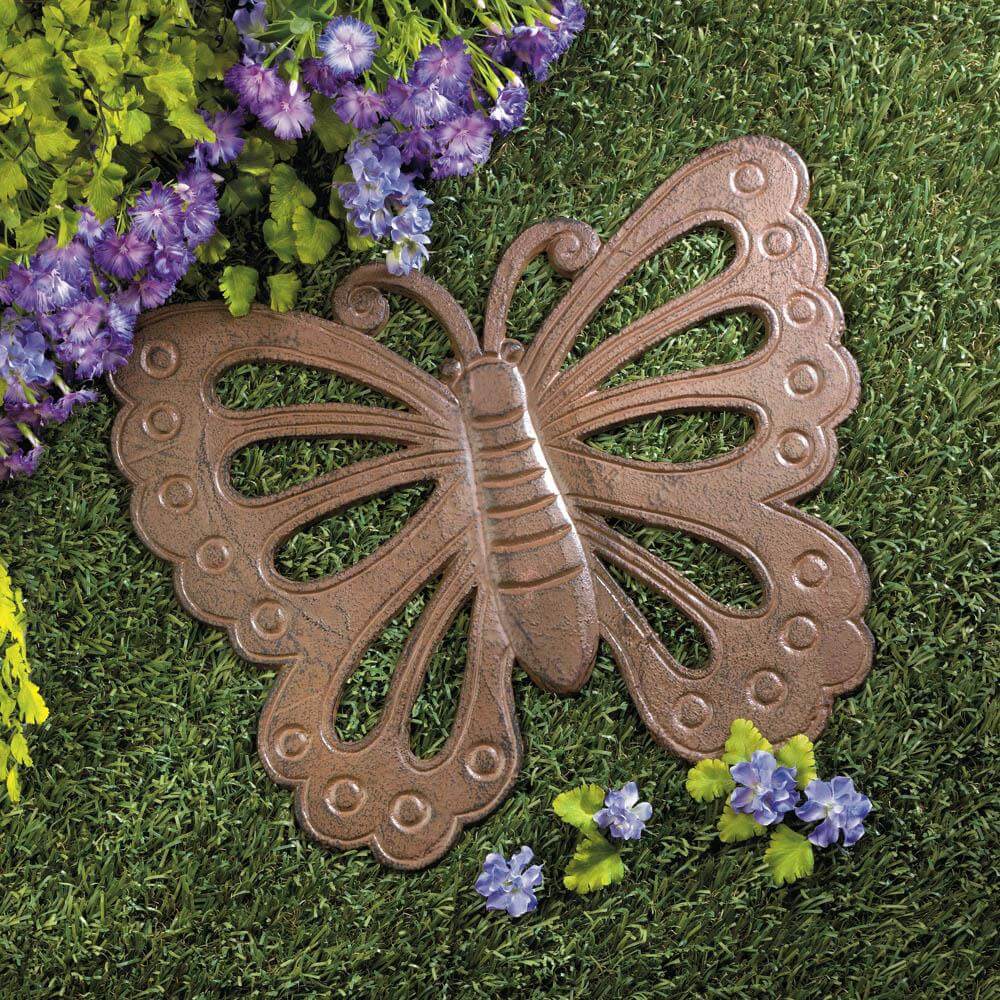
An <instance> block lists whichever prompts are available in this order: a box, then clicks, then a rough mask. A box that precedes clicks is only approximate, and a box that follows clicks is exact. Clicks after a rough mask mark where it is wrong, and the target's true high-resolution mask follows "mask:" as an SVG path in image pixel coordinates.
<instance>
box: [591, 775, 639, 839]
mask: <svg viewBox="0 0 1000 1000" xmlns="http://www.w3.org/2000/svg"><path fill="white" fill-rule="evenodd" d="M652 815H653V807H652V806H651V805H650V804H649V803H648V802H640V801H639V786H638V785H637V784H636V783H635V782H634V781H630V782H628V784H626V785H622V787H621V788H619V789H618V790H617V791H615V790H611V791H609V792H608V794H607V795H605V796H604V808H603V809H599V810H598V811H597V812H596V813H594V822H595V823H596V824H597V825H598V826H599V827H600V828H601V829H602V830H608V831H609V832H610V834H611V836H612V837H614V838H615V840H638V839H639V838H640V837H641V836H642V831H643V830H644V829H645V828H646V822H647V821H648V820H649V817H650V816H652Z"/></svg>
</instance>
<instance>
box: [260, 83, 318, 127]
mask: <svg viewBox="0 0 1000 1000" xmlns="http://www.w3.org/2000/svg"><path fill="white" fill-rule="evenodd" d="M257 114H258V117H259V118H260V120H261V121H262V122H263V123H264V124H265V125H266V126H267V127H268V128H269V129H270V130H271V131H272V132H273V133H274V134H275V135H276V136H277V137H278V138H279V139H301V138H302V136H303V135H304V134H305V133H306V132H308V131H309V129H311V128H312V123H313V118H314V115H313V109H312V104H310V103H309V95H308V94H307V93H306V91H305V90H304V89H303V88H302V87H299V88H298V89H297V90H296V91H295V93H294V94H293V93H292V88H291V87H290V86H289V85H288V84H286V83H284V82H282V85H281V90H280V91H279V93H278V95H277V96H276V97H272V98H271V100H269V101H268V102H267V103H266V104H264V105H263V106H262V107H261V108H260V110H259V111H258V112H257Z"/></svg>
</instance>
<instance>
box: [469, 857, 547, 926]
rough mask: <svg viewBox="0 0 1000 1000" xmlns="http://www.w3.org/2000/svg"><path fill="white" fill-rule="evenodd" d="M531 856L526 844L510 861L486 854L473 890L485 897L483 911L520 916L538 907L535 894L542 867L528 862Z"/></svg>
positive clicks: (540, 885)
mask: <svg viewBox="0 0 1000 1000" xmlns="http://www.w3.org/2000/svg"><path fill="white" fill-rule="evenodd" d="M534 856H535V855H534V852H533V851H532V850H531V848H530V847H522V848H521V850H519V851H517V852H516V853H515V854H513V855H512V856H511V859H510V861H507V860H506V858H504V856H503V855H502V854H497V853H492V854H487V855H486V860H485V861H484V862H483V870H482V873H481V874H480V876H479V878H478V879H476V892H478V893H479V895H480V896H485V897H486V909H487V910H504V911H505V912H506V913H507V914H508V915H510V916H512V917H522V916H524V914H525V913H531V912H532V911H533V910H535V909H537V908H538V898H537V897H536V895H535V893H536V892H537V891H538V890H539V889H541V887H542V866H541V865H532V864H531V860H532V858H534ZM529 865H530V867H529Z"/></svg>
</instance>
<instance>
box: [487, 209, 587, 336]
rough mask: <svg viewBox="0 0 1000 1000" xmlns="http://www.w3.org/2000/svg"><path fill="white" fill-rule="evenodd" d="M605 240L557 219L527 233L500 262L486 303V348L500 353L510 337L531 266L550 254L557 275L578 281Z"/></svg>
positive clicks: (570, 221)
mask: <svg viewBox="0 0 1000 1000" xmlns="http://www.w3.org/2000/svg"><path fill="white" fill-rule="evenodd" d="M600 249H601V240H600V237H599V236H598V235H597V233H595V232H594V230H593V229H591V227H590V226H588V225H587V224H586V223H584V222H576V221H574V220H573V219H554V220H553V221H552V222H540V223H538V224H537V225H535V226H532V227H531V228H530V229H526V230H525V231H524V232H523V233H521V235H520V236H519V237H518V238H517V239H516V240H514V242H513V243H512V244H511V245H510V246H509V247H508V249H507V252H506V253H505V254H504V256H503V260H501V261H500V266H499V267H498V268H497V273H496V277H495V278H494V279H493V286H492V288H491V289H490V297H489V300H488V301H487V303H486V321H485V324H484V329H483V348H484V350H486V351H499V350H500V345H501V343H502V342H503V340H504V337H505V336H506V335H507V315H508V313H509V312H510V303H511V301H512V299H513V298H514V289H515V288H516V287H517V283H518V282H519V281H520V280H521V278H522V276H523V275H524V272H525V271H526V270H527V268H528V265H529V264H530V263H531V262H532V261H533V260H534V259H535V258H536V257H538V256H539V254H541V253H543V252H544V253H547V254H548V257H549V263H550V264H551V265H552V267H553V269H554V270H555V271H556V273H557V274H559V275H561V276H562V277H564V278H575V277H576V276H577V275H578V274H579V273H580V272H581V271H582V270H583V269H584V268H585V267H587V265H588V264H590V263H591V261H593V259H594V258H595V257H596V256H597V252H598V250H600Z"/></svg>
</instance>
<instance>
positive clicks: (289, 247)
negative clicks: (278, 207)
mask: <svg viewBox="0 0 1000 1000" xmlns="http://www.w3.org/2000/svg"><path fill="white" fill-rule="evenodd" d="M263 230H264V240H265V242H266V243H267V245H268V246H269V247H270V248H271V252H272V253H273V254H275V256H276V257H277V258H278V260H280V261H281V262H282V263H283V264H291V263H293V262H294V260H295V233H293V232H292V227H291V226H290V225H289V224H288V223H287V222H276V221H275V220H274V219H265V220H264V226H263Z"/></svg>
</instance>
